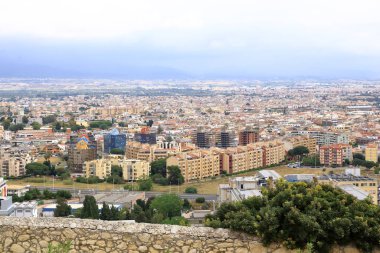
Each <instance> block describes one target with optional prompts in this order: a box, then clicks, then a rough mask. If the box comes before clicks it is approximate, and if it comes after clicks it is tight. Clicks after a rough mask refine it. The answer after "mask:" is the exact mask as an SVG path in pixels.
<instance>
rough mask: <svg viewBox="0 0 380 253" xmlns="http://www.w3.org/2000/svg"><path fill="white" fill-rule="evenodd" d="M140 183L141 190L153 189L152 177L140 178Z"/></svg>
mask: <svg viewBox="0 0 380 253" xmlns="http://www.w3.org/2000/svg"><path fill="white" fill-rule="evenodd" d="M138 184H139V190H140V191H151V190H152V187H153V184H152V179H150V178H146V179H140V180H139V181H138Z"/></svg>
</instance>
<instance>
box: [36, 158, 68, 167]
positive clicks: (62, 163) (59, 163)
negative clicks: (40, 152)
mask: <svg viewBox="0 0 380 253" xmlns="http://www.w3.org/2000/svg"><path fill="white" fill-rule="evenodd" d="M44 161H45V158H44V157H43V156H39V157H37V161H36V162H38V163H43V162H44ZM50 162H51V164H52V165H55V166H56V167H57V168H64V167H65V166H66V161H65V160H63V159H62V158H61V157H56V156H52V157H50Z"/></svg>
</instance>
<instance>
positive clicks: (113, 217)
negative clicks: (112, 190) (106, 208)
mask: <svg viewBox="0 0 380 253" xmlns="http://www.w3.org/2000/svg"><path fill="white" fill-rule="evenodd" d="M110 212H111V216H110V220H120V212H119V210H118V209H117V208H116V207H115V206H114V205H112V206H111V211H110Z"/></svg>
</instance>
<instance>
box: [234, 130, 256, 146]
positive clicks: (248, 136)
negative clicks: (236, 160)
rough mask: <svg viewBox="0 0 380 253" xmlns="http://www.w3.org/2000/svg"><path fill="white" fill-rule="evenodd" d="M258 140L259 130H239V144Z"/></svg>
mask: <svg viewBox="0 0 380 253" xmlns="http://www.w3.org/2000/svg"><path fill="white" fill-rule="evenodd" d="M258 141H259V130H258V129H251V128H246V129H245V130H242V131H240V132H239V146H246V145H248V144H251V143H255V142H258Z"/></svg>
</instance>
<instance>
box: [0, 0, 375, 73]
mask: <svg viewBox="0 0 380 253" xmlns="http://www.w3.org/2000/svg"><path fill="white" fill-rule="evenodd" d="M379 11H380V1H379V0H364V1H359V0H357V1H352V0H276V1H275V0H260V1H256V0H247V1H244V0H230V1H226V0H215V1H213V0H199V1H198V0H191V1H190V0H187V1H182V0H150V1H148V0H138V1H136V0H134V1H129V0H103V1H101V0H88V1H87V0H65V1H55V0H33V1H31V0H10V1H1V2H0V75H1V76H22V77H24V76H41V77H43V76H57V77H59V76H62V77H107V78H112V77H115V78H131V79H134V78H147V79H150V78H220V79H224V78H227V79H228V78H231V79H234V78H245V79H247V78H253V79H256V78H257V79H261V78H269V79H270V78H302V77H305V78H308V77H315V78H361V79H367V78H368V79H371V78H380V15H379Z"/></svg>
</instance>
